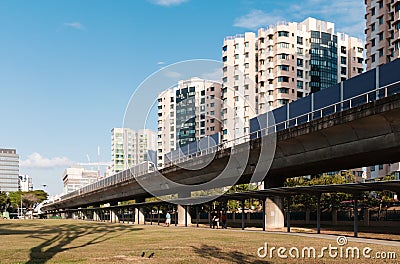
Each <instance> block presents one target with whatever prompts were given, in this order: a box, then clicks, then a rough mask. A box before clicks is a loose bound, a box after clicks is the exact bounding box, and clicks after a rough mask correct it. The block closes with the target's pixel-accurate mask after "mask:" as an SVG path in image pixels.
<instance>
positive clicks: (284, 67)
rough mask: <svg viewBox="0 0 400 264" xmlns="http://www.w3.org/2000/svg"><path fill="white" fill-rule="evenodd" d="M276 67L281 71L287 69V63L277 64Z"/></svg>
mask: <svg viewBox="0 0 400 264" xmlns="http://www.w3.org/2000/svg"><path fill="white" fill-rule="evenodd" d="M278 69H279V70H281V71H289V66H288V65H278Z"/></svg>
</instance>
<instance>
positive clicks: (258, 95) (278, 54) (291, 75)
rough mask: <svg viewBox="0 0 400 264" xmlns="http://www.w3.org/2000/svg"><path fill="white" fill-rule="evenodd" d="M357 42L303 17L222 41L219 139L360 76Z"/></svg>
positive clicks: (240, 132) (329, 25)
mask: <svg viewBox="0 0 400 264" xmlns="http://www.w3.org/2000/svg"><path fill="white" fill-rule="evenodd" d="M363 46H364V44H363V42H362V40H360V39H357V38H353V37H349V36H348V35H346V34H343V33H335V30H334V24H333V23H330V22H326V21H321V20H317V19H314V18H307V19H306V20H304V21H303V22H301V23H295V22H292V23H286V22H283V23H278V24H277V25H274V26H270V27H267V28H261V29H259V30H258V35H257V36H256V34H255V33H245V34H244V35H236V36H232V37H226V38H225V40H224V45H223V48H222V62H223V94H222V100H223V106H222V119H223V140H224V141H227V140H230V139H237V138H240V137H243V136H245V135H247V134H248V132H249V120H250V119H251V118H253V117H254V116H256V115H257V114H262V113H265V112H267V111H269V110H271V109H274V108H277V107H280V106H282V105H285V104H287V103H290V102H292V101H294V100H296V99H297V98H301V97H304V96H307V95H309V94H310V93H312V92H316V91H319V90H321V89H325V88H328V87H330V86H331V85H334V84H336V83H338V82H340V81H342V80H344V79H347V78H351V77H354V76H356V75H357V74H359V73H361V72H362V71H363V50H364V48H363Z"/></svg>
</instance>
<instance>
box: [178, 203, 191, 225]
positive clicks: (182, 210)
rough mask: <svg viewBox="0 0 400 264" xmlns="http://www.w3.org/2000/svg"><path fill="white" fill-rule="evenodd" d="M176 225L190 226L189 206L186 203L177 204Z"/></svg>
mask: <svg viewBox="0 0 400 264" xmlns="http://www.w3.org/2000/svg"><path fill="white" fill-rule="evenodd" d="M177 209H178V225H179V226H190V225H191V223H192V218H191V217H190V213H189V210H190V207H189V206H188V205H180V204H178V208H177Z"/></svg>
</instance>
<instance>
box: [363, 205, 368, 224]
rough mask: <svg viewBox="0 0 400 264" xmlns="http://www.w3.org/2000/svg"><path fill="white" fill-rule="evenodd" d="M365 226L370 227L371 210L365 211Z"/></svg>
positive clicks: (366, 209)
mask: <svg viewBox="0 0 400 264" xmlns="http://www.w3.org/2000/svg"><path fill="white" fill-rule="evenodd" d="M364 225H365V226H369V209H368V208H365V209H364Z"/></svg>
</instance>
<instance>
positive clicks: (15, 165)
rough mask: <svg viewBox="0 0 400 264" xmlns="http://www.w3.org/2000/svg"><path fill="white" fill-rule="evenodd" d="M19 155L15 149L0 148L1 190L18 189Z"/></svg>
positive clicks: (14, 190)
mask: <svg viewBox="0 0 400 264" xmlns="http://www.w3.org/2000/svg"><path fill="white" fill-rule="evenodd" d="M18 176H19V155H18V154H17V151H16V150H15V149H0V191H1V192H16V191H18Z"/></svg>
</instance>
